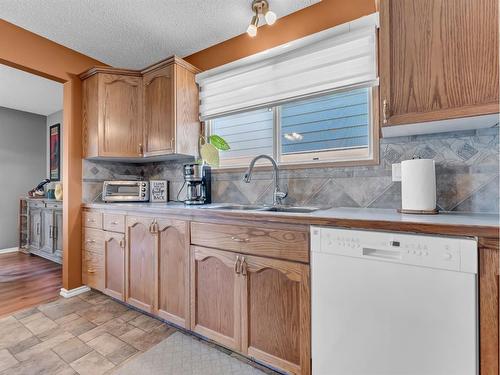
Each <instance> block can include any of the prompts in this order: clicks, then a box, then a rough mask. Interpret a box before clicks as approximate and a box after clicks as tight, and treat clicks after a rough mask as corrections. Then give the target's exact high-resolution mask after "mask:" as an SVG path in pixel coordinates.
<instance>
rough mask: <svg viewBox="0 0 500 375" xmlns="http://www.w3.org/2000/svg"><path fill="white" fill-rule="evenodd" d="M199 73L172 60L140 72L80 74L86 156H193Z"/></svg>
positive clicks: (197, 127)
mask: <svg viewBox="0 0 500 375" xmlns="http://www.w3.org/2000/svg"><path fill="white" fill-rule="evenodd" d="M197 72H198V70H197V69H196V68H195V67H194V66H192V65H190V64H188V63H187V62H185V61H184V60H182V59H179V58H177V57H171V58H169V59H166V60H164V61H162V62H160V63H158V64H155V65H153V66H151V67H148V68H146V69H144V70H143V71H134V70H126V69H115V68H93V69H91V70H89V71H88V72H86V73H84V74H82V75H81V76H80V78H81V79H82V80H83V87H82V89H83V95H82V122H83V149H84V157H85V158H127V159H128V158H142V157H152V156H155V157H161V156H170V155H172V154H182V155H196V154H197V152H198V137H199V135H200V131H201V126H200V122H199V116H198V113H199V100H198V86H197V85H196V82H195V74H196V73H197Z"/></svg>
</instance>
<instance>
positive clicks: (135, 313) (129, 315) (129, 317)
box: [117, 310, 142, 322]
mask: <svg viewBox="0 0 500 375" xmlns="http://www.w3.org/2000/svg"><path fill="white" fill-rule="evenodd" d="M139 315H142V314H141V313H140V312H139V311H135V310H128V311H126V312H125V313H124V314H122V315H120V316H119V317H118V318H117V319H120V320H123V321H124V322H128V321H130V320H132V319H135V318H136V317H138V316H139Z"/></svg>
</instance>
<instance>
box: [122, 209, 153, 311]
mask: <svg viewBox="0 0 500 375" xmlns="http://www.w3.org/2000/svg"><path fill="white" fill-rule="evenodd" d="M152 224H153V219H152V218H147V217H127V256H126V280H127V283H126V286H127V290H126V302H128V303H129V304H131V305H133V306H135V307H137V308H139V309H141V310H144V311H147V312H152V311H153V303H154V290H155V276H154V269H155V247H156V244H155V241H156V238H157V237H156V235H155V234H154V232H153V229H152Z"/></svg>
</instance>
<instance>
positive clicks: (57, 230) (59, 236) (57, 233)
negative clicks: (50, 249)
mask: <svg viewBox="0 0 500 375" xmlns="http://www.w3.org/2000/svg"><path fill="white" fill-rule="evenodd" d="M52 237H54V253H56V254H57V255H58V256H62V251H63V212H62V210H56V211H54V228H53V229H52Z"/></svg>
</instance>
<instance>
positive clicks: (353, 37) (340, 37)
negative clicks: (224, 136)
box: [196, 13, 378, 121]
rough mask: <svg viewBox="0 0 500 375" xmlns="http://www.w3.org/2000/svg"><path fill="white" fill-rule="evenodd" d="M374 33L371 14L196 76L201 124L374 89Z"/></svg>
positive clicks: (376, 83)
mask: <svg viewBox="0 0 500 375" xmlns="http://www.w3.org/2000/svg"><path fill="white" fill-rule="evenodd" d="M377 27H378V13H374V14H372V15H370V16H366V17H363V18H360V19H358V20H355V21H352V22H349V23H345V24H342V25H339V26H336V27H334V28H331V29H328V30H325V31H321V32H319V33H316V34H313V35H310V36H307V37H304V38H302V39H299V40H296V41H293V42H291V43H287V44H284V45H281V46H278V47H275V48H272V49H269V50H267V51H264V52H261V53H258V54H255V55H252V56H249V57H247V58H244V59H241V60H238V61H235V62H232V63H229V64H226V65H223V66H221V67H218V68H215V69H211V70H208V71H206V72H203V73H200V74H197V75H196V82H197V83H198V84H199V86H200V116H201V120H203V121H204V120H208V119H212V118H215V117H220V116H224V115H228V114H231V113H236V112H241V111H248V110H251V109H257V108H261V107H265V106H271V105H275V104H278V103H282V102H285V101H289V100H293V99H297V98H301V97H306V96H309V95H313V94H317V93H322V92H327V91H331V90H335V89H342V88H346V87H355V86H362V85H371V86H375V85H378V78H377V77H378V76H377V54H376V51H377V45H376V40H377V38H376V29H377Z"/></svg>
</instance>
